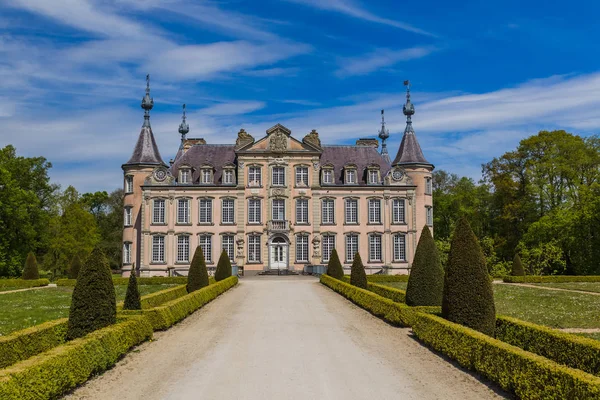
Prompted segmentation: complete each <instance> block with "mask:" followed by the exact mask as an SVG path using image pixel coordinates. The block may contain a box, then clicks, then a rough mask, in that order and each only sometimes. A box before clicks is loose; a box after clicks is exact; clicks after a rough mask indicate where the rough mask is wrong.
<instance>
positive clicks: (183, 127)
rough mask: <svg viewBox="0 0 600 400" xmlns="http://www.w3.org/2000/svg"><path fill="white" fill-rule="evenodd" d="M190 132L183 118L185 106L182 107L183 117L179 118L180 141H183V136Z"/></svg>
mask: <svg viewBox="0 0 600 400" xmlns="http://www.w3.org/2000/svg"><path fill="white" fill-rule="evenodd" d="M189 131H190V126H189V125H188V123H187V122H186V117H185V104H184V105H183V115H182V116H181V124H179V133H181V140H182V141H183V140H185V135H186V134H187V133H188V132H189Z"/></svg>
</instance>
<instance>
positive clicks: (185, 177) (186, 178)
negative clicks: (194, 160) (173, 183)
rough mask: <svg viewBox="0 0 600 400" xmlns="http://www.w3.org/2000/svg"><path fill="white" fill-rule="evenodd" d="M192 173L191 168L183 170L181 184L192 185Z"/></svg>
mask: <svg viewBox="0 0 600 400" xmlns="http://www.w3.org/2000/svg"><path fill="white" fill-rule="evenodd" d="M191 182H192V173H191V171H190V169H189V168H182V169H180V170H179V183H183V184H186V183H191Z"/></svg>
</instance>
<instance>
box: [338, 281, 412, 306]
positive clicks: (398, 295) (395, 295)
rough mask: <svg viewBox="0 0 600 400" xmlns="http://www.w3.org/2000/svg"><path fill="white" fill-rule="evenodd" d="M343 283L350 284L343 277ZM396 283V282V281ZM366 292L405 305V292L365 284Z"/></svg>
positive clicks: (370, 283)
mask: <svg viewBox="0 0 600 400" xmlns="http://www.w3.org/2000/svg"><path fill="white" fill-rule="evenodd" d="M342 281H343V282H346V283H350V278H349V277H347V276H344V278H343V279H342ZM396 282H398V281H396ZM367 290H369V291H371V292H373V293H377V294H378V295H380V296H382V297H385V298H386V299H390V300H392V301H395V302H397V303H406V290H402V289H396V288H392V287H389V286H384V285H379V284H377V283H372V282H367Z"/></svg>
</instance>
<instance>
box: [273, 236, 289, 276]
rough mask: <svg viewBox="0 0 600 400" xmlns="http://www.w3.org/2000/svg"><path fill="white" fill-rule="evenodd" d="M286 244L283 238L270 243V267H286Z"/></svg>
mask: <svg viewBox="0 0 600 400" xmlns="http://www.w3.org/2000/svg"><path fill="white" fill-rule="evenodd" d="M287 252H288V245H287V243H286V242H285V241H284V240H281V241H279V240H277V239H275V240H274V241H273V243H271V252H270V253H271V254H270V257H271V266H270V267H271V269H287Z"/></svg>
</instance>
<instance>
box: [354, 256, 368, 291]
mask: <svg viewBox="0 0 600 400" xmlns="http://www.w3.org/2000/svg"><path fill="white" fill-rule="evenodd" d="M350 284H352V285H354V286H356V287H359V288H363V289H366V288H367V274H366V273H365V266H364V265H363V262H362V259H361V258H360V254H358V253H356V254H355V255H354V261H353V262H352V267H351V268H350Z"/></svg>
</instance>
